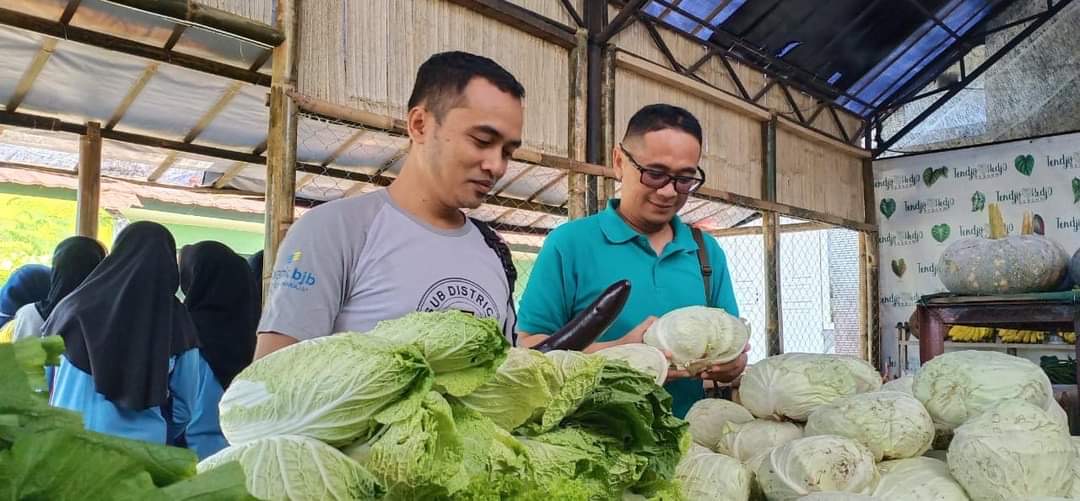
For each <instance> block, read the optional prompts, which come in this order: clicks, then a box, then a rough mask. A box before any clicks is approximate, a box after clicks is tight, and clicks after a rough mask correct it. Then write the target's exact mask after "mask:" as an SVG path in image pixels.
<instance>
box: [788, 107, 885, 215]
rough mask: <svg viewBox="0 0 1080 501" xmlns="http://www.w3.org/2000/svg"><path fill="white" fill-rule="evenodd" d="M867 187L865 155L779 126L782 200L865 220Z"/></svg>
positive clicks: (792, 204)
mask: <svg viewBox="0 0 1080 501" xmlns="http://www.w3.org/2000/svg"><path fill="white" fill-rule="evenodd" d="M863 188H864V186H863V170H862V160H861V159H859V158H856V157H854V156H852V155H849V154H847V153H845V152H842V151H839V150H837V149H835V148H831V147H829V146H825V145H822V144H820V143H818V142H815V141H810V140H808V139H806V138H803V137H801V136H798V135H796V134H794V133H792V132H791V131H789V130H786V129H785V128H783V127H780V128H777V131H776V196H777V201H778V202H780V203H782V204H787V205H791V206H794V207H800V208H803V209H810V210H815V211H818V212H824V213H826V214H832V215H834V216H839V217H842V218H846V219H850V220H853V221H862V220H864V219H865V209H864V205H863Z"/></svg>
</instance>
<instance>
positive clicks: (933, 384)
mask: <svg viewBox="0 0 1080 501" xmlns="http://www.w3.org/2000/svg"><path fill="white" fill-rule="evenodd" d="M913 391H914V394H915V398H917V399H919V401H920V402H922V403H923V405H924V406H926V410H927V411H929V412H930V417H932V418H934V423H935V424H936V425H937V427H938V428H940V429H941V430H952V429H953V428H956V427H957V426H960V425H962V424H964V423H965V422H966V421H967V420H969V419H971V418H973V417H975V416H978V415H979V414H982V413H983V412H984V411H986V410H987V409H989V408H990V407H991V406H993V405H994V404H996V403H998V402H1001V401H1003V400H1023V401H1025V402H1028V403H1030V404H1032V405H1035V406H1036V407H1038V408H1040V409H1043V410H1049V408H1050V407H1049V406H1050V404H1051V401H1053V399H1054V393H1053V390H1052V388H1051V386H1050V379H1049V378H1047V377H1046V373H1045V372H1043V371H1042V369H1041V368H1040V367H1039V366H1038V365H1035V364H1034V363H1032V362H1031V361H1029V360H1027V359H1024V358H1020V357H1014V356H1012V355H1006V354H1004V353H998V352H993V351H978V350H967V351H956V352H952V353H945V354H943V355H938V356H937V357H934V359H933V360H930V361H929V362H927V363H926V364H924V365H923V366H922V368H921V369H920V370H919V373H918V375H916V376H915V385H914V387H913Z"/></svg>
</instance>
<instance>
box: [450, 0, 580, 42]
mask: <svg viewBox="0 0 1080 501" xmlns="http://www.w3.org/2000/svg"><path fill="white" fill-rule="evenodd" d="M449 2H450V3H453V4H457V5H460V6H462V7H465V8H466V9H469V10H471V11H474V12H476V13H478V14H481V15H483V16H485V17H488V18H491V19H494V20H496V21H498V22H500V23H502V24H504V25H506V26H509V27H511V28H515V29H517V30H520V31H523V32H525V33H528V34H530V35H532V36H534V37H537V38H540V39H543V40H546V41H548V42H551V43H553V44H555V45H558V46H559V47H562V48H564V49H572V48H574V44H575V43H576V42H575V40H574V31H575V30H574V29H573V28H571V27H569V26H566V25H565V24H562V23H559V22H557V21H553V20H551V19H548V18H546V17H544V16H541V15H539V14H537V13H535V12H533V11H531V10H528V9H526V8H523V7H519V6H517V5H515V4H513V3H510V2H508V1H506V0H449Z"/></svg>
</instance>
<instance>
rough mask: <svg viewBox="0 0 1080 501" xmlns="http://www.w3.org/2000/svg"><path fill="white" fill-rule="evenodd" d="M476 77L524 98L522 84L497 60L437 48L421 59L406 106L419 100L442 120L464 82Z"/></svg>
mask: <svg viewBox="0 0 1080 501" xmlns="http://www.w3.org/2000/svg"><path fill="white" fill-rule="evenodd" d="M476 77H480V78H483V79H484V80H487V81H488V82H491V84H492V85H494V86H495V87H497V88H498V89H499V90H501V91H503V92H506V93H508V94H510V95H512V96H514V97H516V98H518V99H524V98H525V87H524V86H523V85H521V82H518V80H517V78H514V75H512V74H510V72H509V71H506V69H504V68H503V67H502V66H499V64H498V63H496V62H495V61H492V60H491V59H488V58H486V57H483V56H478V55H476V54H470V53H468V52H460V51H453V52H440V53H438V54H435V55H433V56H431V57H430V58H428V60H427V61H424V64H421V65H420V69H419V70H418V71H417V72H416V84H415V85H413V91H412V95H411V96H410V97H409V109H410V110H411V109H413V108H414V107H416V106H419V105H421V104H423V105H425V106H426V107H427V109H428V110H430V111H431V112H432V113H434V114H435V119H436V120H440V121H441V120H442V119H443V117H444V116H446V113H447V112H449V111H450V110H451V109H452V108H454V107H455V106H457V105H458V104H460V102H461V95H462V93H464V92H465V86H467V85H469V82H470V81H472V79H473V78H476Z"/></svg>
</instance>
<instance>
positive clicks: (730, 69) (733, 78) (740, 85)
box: [717, 53, 750, 100]
mask: <svg viewBox="0 0 1080 501" xmlns="http://www.w3.org/2000/svg"><path fill="white" fill-rule="evenodd" d="M717 56H718V57H719V58H720V62H721V63H723V65H724V69H726V70H727V72H728V75H729V76H731V81H732V82H734V83H735V88H737V89H739V95H740V96H742V98H743V99H747V100H749V99H750V93H749V92H747V91H746V86H745V85H743V83H742V79H741V78H739V74H738V73H735V68H734V67H733V66H731V61H728V58H727V56H725V55H723V54H719V53H718V54H717Z"/></svg>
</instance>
